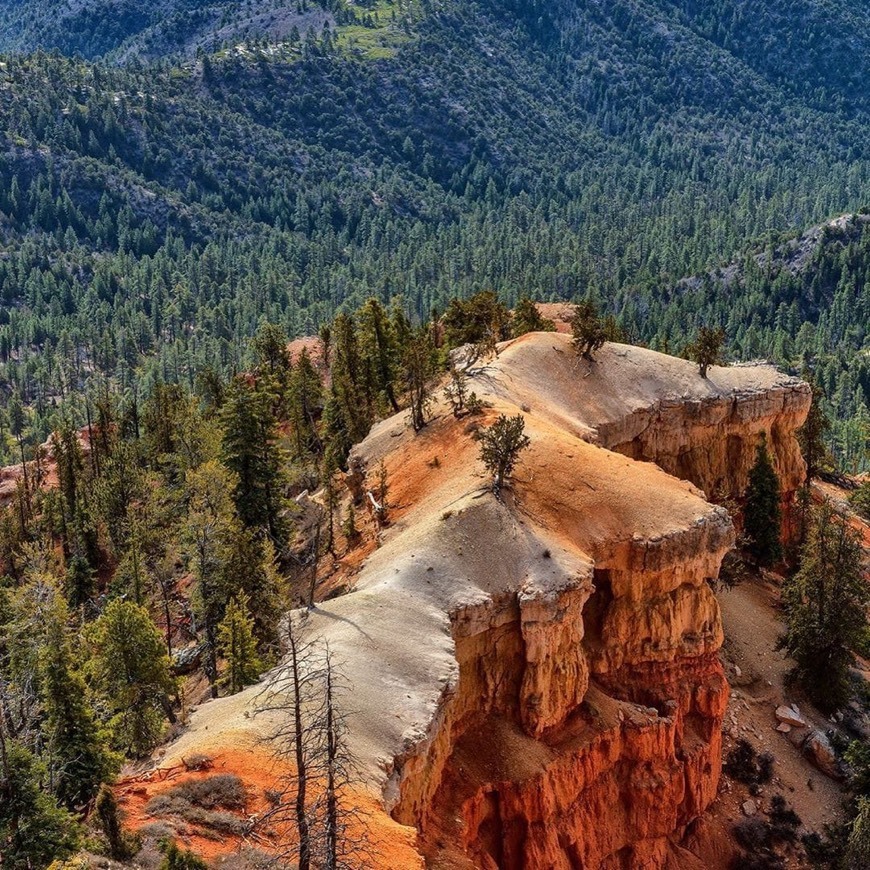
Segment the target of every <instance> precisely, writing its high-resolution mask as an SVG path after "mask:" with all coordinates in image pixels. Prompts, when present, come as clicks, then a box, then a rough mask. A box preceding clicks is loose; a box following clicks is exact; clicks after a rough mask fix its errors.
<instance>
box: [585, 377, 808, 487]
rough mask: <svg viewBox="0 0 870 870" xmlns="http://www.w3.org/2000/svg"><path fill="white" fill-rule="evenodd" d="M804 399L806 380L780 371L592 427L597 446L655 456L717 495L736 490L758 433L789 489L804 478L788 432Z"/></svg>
mask: <svg viewBox="0 0 870 870" xmlns="http://www.w3.org/2000/svg"><path fill="white" fill-rule="evenodd" d="M810 401H811V392H810V389H809V386H808V385H807V384H805V383H803V382H802V381H798V380H796V379H792V378H786V377H783V378H781V380H780V382H779V383H776V384H774V385H772V386H770V387H767V388H763V387H758V388H754V389H748V390H746V391H744V392H740V393H737V394H734V395H730V396H714V397H710V398H703V399H698V398H694V397H692V398H686V399H685V400H680V399H669V400H667V401H662V402H659V403H657V404H656V405H655V406H653V407H650V408H644V409H641V410H638V411H635V412H633V413H632V414H631V415H630V416H629V417H627V418H626V419H624V420H622V421H619V423H618V424H614V423H612V424H609V425H607V426H605V427H601V428H599V429H598V435H599V438H600V439H601V443H602V445H603V446H606V447H608V448H609V449H611V450H615V451H617V452H619V453H622V454H624V455H626V456H631V457H632V458H633V459H640V460H643V461H645V462H655V463H656V465H658V466H659V467H660V468H662V469H663V470H664V471H667V472H668V474H672V475H674V476H675V477H679V478H682V479H685V480H691V481H692V483H694V484H695V485H696V486H699V487H700V488H701V489H702V490H704V492H705V493H706V494H707V495H708V497H710V498H712V499H714V500H717V501H719V500H724V499H740V498H741V497H742V495H743V493H744V491H745V490H746V485H747V482H748V477H749V470H750V468H751V467H752V464H753V462H754V460H755V451H756V448H757V446H758V442H759V439H760V437H761V435H762V433H763V434H764V435H765V436H767V440H768V446H769V449H770V451H771V455H772V458H773V462H774V467H775V469H776V472H777V474H778V475H779V478H780V483H781V485H782V488H783V491H784V493H785V494H786V495H789V494H790V493H793V492H794V491H795V490H796V489H798V487H799V486H801V484H802V483H803V479H804V473H805V471H804V462H803V458H802V457H801V453H800V448H799V447H798V443H797V440H796V439H795V437H794V433H795V431H796V430H797V429H798V428H799V427H800V426H801V425H802V424H803V422H804V420H805V419H806V416H807V412H808V411H809V406H810Z"/></svg>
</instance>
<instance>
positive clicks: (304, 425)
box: [287, 348, 323, 460]
mask: <svg viewBox="0 0 870 870" xmlns="http://www.w3.org/2000/svg"><path fill="white" fill-rule="evenodd" d="M287 404H288V417H289V421H290V424H291V426H292V427H293V445H294V450H293V453H294V454H295V455H294V458H295V459H297V460H301V459H305V458H306V457H307V456H308V455H309V454H311V453H316V452H317V451H319V450H320V446H321V445H320V437H319V435H318V432H317V422H318V420H319V419H320V416H321V414H322V412H323V384H322V383H321V380H320V375H318V374H317V371H316V369H315V368H314V364H313V363H312V362H311V356H310V355H309V353H308V349H307V348H303V349H302V352H301V353H300V354H299V359H298V360H297V361H296V365H295V366H294V368H293V371H292V373H291V375H290V385H289V389H288V397H287Z"/></svg>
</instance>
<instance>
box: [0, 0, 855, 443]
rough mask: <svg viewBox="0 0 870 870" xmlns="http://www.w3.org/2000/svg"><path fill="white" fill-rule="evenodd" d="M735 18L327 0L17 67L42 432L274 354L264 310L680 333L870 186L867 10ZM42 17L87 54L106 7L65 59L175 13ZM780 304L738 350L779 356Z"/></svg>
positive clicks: (24, 225) (11, 260)
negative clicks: (499, 308) (546, 302)
mask: <svg viewBox="0 0 870 870" xmlns="http://www.w3.org/2000/svg"><path fill="white" fill-rule="evenodd" d="M231 5H232V6H233V7H234V8H235V7H236V6H237V4H223V6H227V7H229V6H231ZM140 6H141V9H142V10H147V11H142V12H141V14H142V15H146V16H147V15H152V14H155V13H153V10H151V7H146V6H144V5H142V4H140ZM163 6H166V10H164V11H165V12H166V15H168V14H169V12H168V10H169V8H170V7H171V9H172V10H175V12H178V14H181V11H183V10H184V9H188V11H190V10H191V9H194V10H200V11H202V10H203V9H206V8H207V9H209V10H210V9H212V7H211V6H208V7H206V6H205V5H204V4H190V3H188V4H185V3H181V2H176V3H174V4H163ZM163 6H160V7H159V8H160V9H163ZM223 6H222V4H215V8H217V7H221V8H223ZM267 6H268V8H269V9H270V10H271V9H272V5H271V4H245V6H244V9H245V10H246V12H245V14H252V12H256V11H257V10H259V9H265V8H266V7H267ZM715 6H716V9H715V13H714V12H710V11H709V7H708V6H707V5H706V4H695V3H672V2H665V0H659V2H637V0H631V2H617V3H607V4H604V3H601V4H598V3H583V4H580V3H576V2H569V0H561V2H555V3H547V4H543V3H540V4H534V3H533V4H529V3H518V2H516V3H514V2H506V0H504V2H503V0H487V2H471V3H454V2H441V3H438V4H432V3H429V4H420V5H419V6H418V5H416V4H415V5H413V6H410V5H405V4H402V5H401V6H400V5H399V4H396V5H395V6H393V5H392V4H388V3H383V2H381V3H378V4H375V5H373V6H371V7H363V6H361V5H357V6H355V7H354V8H353V9H351V8H350V7H349V6H343V5H335V4H333V6H332V8H331V10H325V9H323V8H320V11H319V12H318V8H317V7H315V5H314V4H310V3H309V4H295V5H294V7H293V15H296V14H297V13H298V14H301V15H302V14H304V15H309V16H311V15H313V16H315V17H317V16H319V18H318V21H320V20H327V21H331V22H332V23H331V24H330V26H329V27H327V28H326V29H325V30H323V31H322V32H320V35H318V31H317V29H316V27H315V28H314V29H310V30H305V29H304V28H302V29H300V28H298V27H297V29H296V30H293V29H292V28H291V30H290V32H289V34H286V35H285V34H278V33H275V34H273V35H274V36H275V38H276V39H278V40H279V41H277V42H274V41H273V42H264V40H263V39H262V38H261V37H259V36H257V37H254V36H252V37H251V39H250V40H249V41H247V42H245V41H241V42H240V41H237V40H238V39H241V36H239V35H237V34H230V36H232V38H229V37H228V38H227V39H218V42H219V43H220V44H219V45H215V40H214V39H212V43H211V48H216V50H215V51H214V52H212V51H211V48H209V50H206V51H205V52H204V53H201V55H202V56H201V57H200V58H199V59H195V60H194V59H191V60H189V61H184V62H179V63H175V62H171V63H165V62H164V63H161V64H160V65H159V66H149V65H144V64H143V63H141V62H140V61H136V62H134V63H127V64H123V63H122V64H117V63H116V64H105V63H101V64H97V65H94V64H91V63H88V62H85V61H81V60H71V59H65V58H63V57H60V56H57V55H45V54H35V55H17V54H16V55H9V56H7V57H6V59H5V60H4V61H2V73H0V75H2V78H0V130H2V137H3V138H2V145H0V178H2V181H3V184H2V187H0V238H2V255H0V256H2V259H0V298H2V300H3V302H4V303H5V307H4V308H3V310H2V312H0V319H2V321H3V322H2V324H0V362H2V376H3V378H4V380H5V381H6V389H5V395H6V396H7V397H8V396H9V395H12V394H13V393H18V394H20V396H21V398H22V400H23V402H24V403H25V404H28V405H32V406H33V408H34V410H35V415H34V419H33V425H32V430H31V432H30V433H29V437H30V438H31V439H32V440H33V441H37V440H41V439H43V438H44V437H46V436H47V434H48V432H49V430H50V429H51V426H52V423H51V421H52V418H53V416H55V415H56V412H55V405H56V404H57V403H58V402H60V404H61V405H62V406H63V405H64V402H63V397H65V396H69V395H70V393H71V391H81V390H82V389H85V388H86V387H87V384H88V383H91V384H93V383H94V382H95V381H96V380H97V379H96V378H95V376H96V375H100V376H105V378H108V379H109V380H110V381H111V383H113V384H116V385H118V386H119V388H120V389H121V391H122V392H123V391H130V390H132V389H134V387H135V389H137V390H139V391H140V392H142V393H147V392H148V390H149V389H150V385H151V384H153V383H154V382H155V381H157V380H171V381H172V380H179V381H182V382H185V383H188V384H190V383H192V382H193V380H194V377H195V373H196V372H197V371H198V370H201V369H203V368H204V367H207V366H208V367H212V368H214V369H215V370H219V371H230V370H233V369H238V368H239V367H241V366H243V365H245V362H246V361H245V359H244V355H243V351H242V350H241V348H242V347H243V343H242V341H241V340H240V339H241V338H243V337H244V336H249V335H251V334H253V332H254V331H255V330H256V328H257V325H258V324H259V323H260V322H261V321H262V320H263V319H268V320H270V321H272V322H276V323H279V324H281V325H282V326H283V327H285V328H286V329H287V331H288V332H289V333H290V334H300V333H310V332H313V331H315V330H316V328H317V326H318V324H319V323H320V322H321V321H322V320H323V319H325V318H327V317H328V316H330V315H331V314H332V313H333V312H334V311H335V310H336V309H338V308H340V307H341V306H343V305H346V306H356V305H358V304H360V303H361V301H362V300H364V299H365V298H367V297H368V296H369V295H372V294H374V295H376V296H378V297H380V298H382V299H383V300H385V301H389V300H391V299H397V298H400V299H401V300H402V301H403V304H404V305H405V306H406V308H407V310H408V312H409V314H411V315H412V316H414V317H416V318H419V317H421V316H423V315H424V314H428V312H429V311H430V309H431V308H432V307H442V308H443V306H444V305H445V304H446V302H447V300H448V299H449V298H451V297H452V296H454V295H456V294H460V295H462V294H467V293H469V292H471V291H473V290H478V289H482V288H492V289H494V290H496V291H497V292H498V293H499V294H501V295H502V297H503V298H504V299H505V300H506V301H508V302H511V303H512V302H514V301H515V300H516V299H517V297H518V295H519V294H522V293H529V294H531V295H534V296H537V297H539V298H543V299H557V298H568V299H571V298H576V297H582V296H585V295H586V294H588V293H592V294H593V295H596V296H597V297H599V298H600V300H601V301H602V303H603V304H604V306H605V307H606V308H608V309H609V310H610V311H611V312H612V313H617V314H620V315H622V316H624V318H625V320H626V322H627V323H628V324H629V325H630V326H631V327H632V332H633V333H634V334H635V335H636V336H638V337H643V338H647V339H653V338H654V339H656V340H657V341H659V342H662V341H667V343H668V344H669V346H671V347H674V348H678V347H679V346H681V344H682V343H684V342H685V340H686V339H687V337H689V336H690V334H692V333H693V332H694V329H695V327H696V325H697V324H696V323H695V320H696V317H695V315H696V312H694V311H691V310H689V309H688V308H686V307H685V306H684V307H683V308H682V309H680V310H681V311H682V312H683V313H684V314H685V316H682V317H680V318H677V317H675V316H673V315H661V316H660V315H659V314H658V313H656V315H655V317H653V316H651V315H652V313H653V312H659V311H660V306H659V301H658V300H662V299H668V298H670V295H669V290H670V288H672V287H674V286H675V285H676V283H677V281H678V280H679V279H681V278H682V277H684V276H687V275H693V274H694V275H697V274H703V273H704V272H706V271H707V270H709V269H711V268H715V267H716V266H717V265H719V264H722V263H725V262H728V261H730V260H731V259H733V258H734V257H735V256H738V255H739V253H740V252H742V251H744V250H746V249H747V245H748V244H749V243H750V242H751V241H752V240H755V239H759V238H773V239H775V238H776V237H777V236H778V234H780V233H789V232H793V231H796V230H799V229H802V228H805V227H807V226H810V225H812V224H814V223H816V222H819V221H821V220H824V219H826V218H828V217H830V216H833V215H836V214H839V213H841V212H844V211H847V210H855V209H858V208H860V207H861V206H863V205H864V204H866V202H867V200H868V190H870V154H868V151H867V148H868V146H867V142H868V141H870V140H868V135H867V134H868V130H870V114H868V107H867V105H866V93H865V90H864V89H863V88H862V86H861V82H862V81H865V80H866V76H867V73H868V57H870V53H868V52H867V51H866V48H867V25H866V21H867V17H866V16H865V15H863V14H862V13H863V12H864V11H866V10H864V9H862V8H859V7H855V6H853V7H849V8H848V9H831V8H829V6H828V5H827V4H823V3H814V2H805V3H802V4H800V8H798V7H796V6H795V4H791V3H785V2H767V3H765V4H763V5H762V7H761V8H756V7H752V13H751V15H750V8H749V6H748V4H746V3H737V2H731V3H726V2H721V3H717V4H715ZM861 6H866V4H861ZM39 8H40V9H41V10H43V12H44V13H46V17H45V18H44V19H41V18H39V17H38V16H37V17H34V16H33V15H31V14H30V12H32V4H29V3H14V4H7V9H6V13H7V15H8V16H11V18H10V19H9V21H10V22H12V19H15V20H16V21H18V22H19V24H16V25H14V26H12V24H10V26H9V27H7V28H5V29H4V31H3V32H4V33H5V34H6V40H7V42H6V45H7V46H8V47H10V48H30V47H33V46H34V45H36V44H40V43H43V44H52V43H53V42H58V40H56V39H54V38H53V37H52V38H49V36H48V35H47V34H49V33H50V28H49V27H48V26H47V25H46V27H43V26H42V25H40V23H39V22H40V21H43V22H48V21H49V15H50V13H51V11H52V10H54V11H55V12H56V14H54V15H51V21H52V22H54V23H57V22H59V21H60V20H61V19H62V18H63V16H65V15H69V14H73V13H76V14H81V15H84V16H92V18H89V19H88V21H90V22H91V23H90V24H89V25H88V27H84V28H82V32H87V33H88V34H89V39H91V40H92V41H94V45H93V46H91V47H90V48H84V47H79V48H76V47H75V46H73V45H70V44H63V45H61V46H60V47H61V48H63V49H64V50H65V51H73V50H80V51H82V52H85V53H87V54H91V55H95V54H96V55H99V54H108V55H109V56H110V57H113V58H115V59H123V57H122V56H121V55H123V52H121V53H120V54H119V49H120V47H121V46H122V45H123V44H126V43H125V40H127V39H128V38H129V37H130V35H131V34H133V33H134V32H136V33H141V32H144V29H147V28H146V27H145V24H143V23H142V22H141V21H138V19H136V16H135V15H133V16H132V17H131V16H130V15H126V14H124V12H123V9H121V8H120V7H119V6H118V5H117V4H106V3H94V2H89V3H76V4H70V5H67V4H63V5H62V6H61V5H60V4H39ZM156 8H157V7H155V9H156ZM274 9H275V10H279V11H280V10H281V9H284V10H285V11H286V8H285V6H282V5H281V4H278V5H276V6H275V7H274ZM28 10H30V11H28ZM298 10H301V11H298ZM237 11H238V10H237ZM137 14H140V13H137ZM173 14H174V13H173ZM209 14H211V13H209ZM227 14H230V13H229V12H228V13H227ZM270 14H271V12H270ZM161 15H163V13H161ZM94 16H95V17H94ZM164 18H165V15H164V16H163V18H161V20H164ZM137 21H138V23H137ZM25 22H26V23H27V27H26V28H25V27H24V23H25ZM807 22H809V24H810V26H807ZM118 27H120V28H121V31H123V32H118V33H116V32H115V30H114V28H118ZM27 28H30V30H27ZM143 28H144V29H143ZM61 30H63V32H64V33H66V34H67V35H68V36H70V38H71V35H72V34H73V33H74V32H76V31H75V28H66V27H64V28H61ZM218 30H219V28H218ZM58 32H60V30H59V31H58ZM176 32H178V33H187V32H188V31H187V30H185V28H176ZM191 32H192V31H191ZM204 32H208V34H209V39H211V38H212V35H213V34H214V33H216V32H217V30H215V28H214V26H213V25H212V24H209V25H207V26H205V31H204ZM28 33H30V35H28ZM16 34H17V35H16ZM192 45H193V43H191V46H192ZM200 47H201V46H200ZM166 52H167V53H168V54H169V55H172V52H173V49H172V48H171V47H166ZM134 54H135V53H134ZM146 55H147V53H146ZM732 289H734V288H732ZM730 292H731V291H730V290H729V293H730ZM688 298H691V299H693V298H694V297H688ZM753 298H754V299H755V303H752V302H749V301H747V302H746V304H747V305H749V306H750V308H752V305H753V304H760V297H759V295H758V294H756V295H755V296H754V297H753ZM734 301H735V300H730V301H726V300H725V299H723V298H719V299H718V301H717V303H716V304H717V306H718V310H719V312H720V314H721V317H722V318H724V316H725V312H726V311H727V312H731V311H734V310H738V307H736V306H735V305H734ZM768 301H769V300H768V299H767V297H765V298H764V300H763V304H765V305H766V304H767V302H768ZM740 302H741V304H743V297H741V300H740ZM739 310H744V309H743V308H740V309H739ZM753 310H754V309H753ZM753 316H754V315H749V316H748V322H752V319H753ZM808 316H810V318H811V319H815V318H816V317H817V316H818V312H814V311H809V312H808ZM844 316H846V317H851V311H849V312H847V313H846V314H845V315H844ZM756 320H757V323H758V326H757V327H756V329H757V330H760V331H759V332H758V333H757V334H758V339H757V341H756V342H755V344H753V345H752V346H751V347H750V346H749V345H747V344H746V342H745V339H744V337H743V336H742V335H741V334H740V331H739V329H738V328H737V327H736V326H734V325H732V328H731V330H730V331H731V337H732V338H733V339H734V340H735V341H734V344H733V345H732V347H733V349H734V350H735V352H737V353H739V354H742V353H743V352H744V351H750V350H751V352H752V353H756V352H759V353H764V354H769V353H771V352H772V351H770V350H768V349H767V347H766V345H767V337H768V333H767V332H766V331H765V330H767V329H768V326H766V325H763V324H765V323H767V320H769V318H767V320H765V315H764V314H763V312H761V311H759V312H758V316H757V318H756ZM850 325H852V326H854V327H855V328H857V329H858V331H859V332H860V324H859V323H857V322H850ZM798 327H799V324H798V325H797V326H796V327H795V329H797V328H798ZM753 334H754V333H753ZM857 334H858V333H856V332H855V330H854V329H853V330H852V332H851V333H850V335H857ZM861 340H863V339H861ZM861 340H859V339H857V338H855V339H854V340H853V339H852V338H850V340H849V344H848V347H849V348H852V347H853V346H856V345H857V344H860V341H861ZM826 350H829V348H826ZM788 361H789V362H795V360H792V359H789V360H788ZM136 373H140V374H141V377H140V376H134V375H135V374H136ZM833 380H834V381H836V384H835V385H834V390H836V389H837V388H839V387H840V386H841V385H840V381H839V378H837V377H835V378H833ZM855 386H856V384H855V383H854V382H853V381H849V382H848V389H849V392H850V395H851V396H852V399H854V398H856V394H855V390H854V387H855ZM844 389H845V388H844ZM841 392H842V390H841ZM864 398H865V400H866V395H865V397H864ZM78 408H79V403H77V402H75V403H72V405H71V411H73V412H76V413H77V412H78ZM854 408H855V404H854V401H852V400H850V401H849V402H846V403H844V413H851V411H852V410H854ZM63 413H65V412H64V411H63V410H61V414H63Z"/></svg>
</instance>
